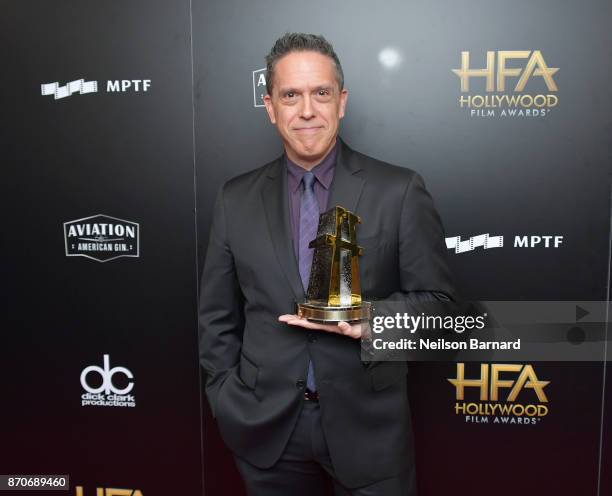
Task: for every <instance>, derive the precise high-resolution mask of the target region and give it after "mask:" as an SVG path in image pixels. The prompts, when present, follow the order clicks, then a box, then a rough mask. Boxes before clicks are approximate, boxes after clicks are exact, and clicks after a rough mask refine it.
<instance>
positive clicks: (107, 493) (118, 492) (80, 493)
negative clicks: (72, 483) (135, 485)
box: [75, 486, 144, 496]
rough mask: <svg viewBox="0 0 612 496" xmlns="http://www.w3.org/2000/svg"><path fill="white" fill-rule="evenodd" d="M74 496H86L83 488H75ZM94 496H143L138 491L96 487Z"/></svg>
mask: <svg viewBox="0 0 612 496" xmlns="http://www.w3.org/2000/svg"><path fill="white" fill-rule="evenodd" d="M75 496H87V494H86V492H85V491H84V489H83V486H76V493H75ZM95 496H144V495H143V493H142V491H141V490H140V489H118V488H115V487H97V488H96V494H95Z"/></svg>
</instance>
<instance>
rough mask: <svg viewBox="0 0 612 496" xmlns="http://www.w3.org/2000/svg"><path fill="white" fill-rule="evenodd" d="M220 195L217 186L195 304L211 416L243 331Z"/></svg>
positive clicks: (234, 365) (241, 303)
mask: <svg viewBox="0 0 612 496" xmlns="http://www.w3.org/2000/svg"><path fill="white" fill-rule="evenodd" d="M223 196H224V195H223V188H221V189H220V190H219V193H218V194H217V199H216V201H215V207H214V213H213V221H212V227H211V231H210V238H209V242H208V249H207V252H206V261H205V263H204V270H203V272H202V281H201V286H200V304H199V351H200V365H201V366H202V368H203V369H204V371H205V372H206V395H207V397H208V402H209V404H210V407H211V410H212V412H213V416H216V407H217V395H218V394H219V391H220V389H221V387H222V385H223V383H224V382H225V380H226V379H227V377H228V376H229V375H230V374H231V373H233V372H234V371H235V370H236V368H237V366H238V363H239V361H240V350H241V347H242V335H243V331H244V311H243V306H244V296H243V295H242V291H241V290H240V286H239V284H238V278H237V275H236V269H235V265H234V257H233V255H232V252H231V249H230V247H229V244H228V239H227V229H226V217H225V205H224V198H223Z"/></svg>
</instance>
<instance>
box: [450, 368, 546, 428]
mask: <svg viewBox="0 0 612 496" xmlns="http://www.w3.org/2000/svg"><path fill="white" fill-rule="evenodd" d="M502 374H503V375H504V376H503V377H502ZM447 380H448V382H450V383H451V384H452V385H453V386H455V399H456V403H455V414H456V415H463V416H464V420H465V422H469V423H475V424H488V423H493V424H536V423H538V422H539V421H540V419H541V418H542V417H545V416H546V415H548V406H547V405H546V404H547V403H548V398H547V396H546V392H545V391H544V388H545V387H546V386H548V384H550V381H541V380H539V379H538V377H537V375H536V373H535V370H534V368H533V366H532V365H528V364H502V363H493V364H488V363H483V364H481V365H480V377H474V378H469V379H468V378H466V373H465V364H464V363H458V364H457V377H455V378H452V379H447ZM466 389H470V390H472V391H477V392H478V401H472V402H466V401H465V397H466ZM528 392H531V395H530V396H528ZM534 397H535V398H534ZM526 399H527V401H532V400H533V399H537V403H523V402H519V401H518V400H526ZM489 419H492V421H491V422H489Z"/></svg>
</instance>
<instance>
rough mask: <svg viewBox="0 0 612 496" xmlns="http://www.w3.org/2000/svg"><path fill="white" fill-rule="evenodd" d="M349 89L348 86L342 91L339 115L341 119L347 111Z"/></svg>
mask: <svg viewBox="0 0 612 496" xmlns="http://www.w3.org/2000/svg"><path fill="white" fill-rule="evenodd" d="M348 94H349V93H348V90H347V89H346V88H344V89H343V90H342V91H341V92H340V108H339V109H338V117H339V118H340V119H342V118H343V117H344V114H345V112H346V102H347V100H348Z"/></svg>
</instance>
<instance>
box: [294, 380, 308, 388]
mask: <svg viewBox="0 0 612 496" xmlns="http://www.w3.org/2000/svg"><path fill="white" fill-rule="evenodd" d="M295 387H296V388H298V389H304V388H305V387H306V381H297V382H296V383H295Z"/></svg>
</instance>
